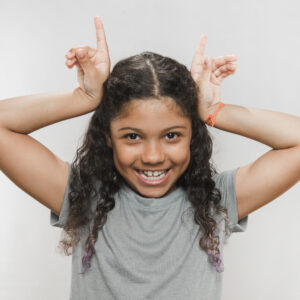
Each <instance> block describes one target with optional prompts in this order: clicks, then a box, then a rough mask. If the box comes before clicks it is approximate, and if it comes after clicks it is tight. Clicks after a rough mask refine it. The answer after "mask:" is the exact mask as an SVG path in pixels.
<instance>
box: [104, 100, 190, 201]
mask: <svg viewBox="0 0 300 300" xmlns="http://www.w3.org/2000/svg"><path fill="white" fill-rule="evenodd" d="M110 131H111V132H110V133H111V138H110V137H107V141H108V145H109V146H110V147H112V149H113V159H114V164H115V167H116V169H117V170H118V171H119V173H120V174H121V175H122V177H123V178H124V180H125V181H126V182H127V184H128V185H129V186H130V187H131V188H132V189H133V190H134V191H135V192H137V193H139V194H140V195H142V196H143V197H148V198H158V197H162V196H164V195H165V194H167V193H169V192H171V191H173V190H174V189H175V187H176V186H175V183H176V181H177V179H178V178H179V177H180V176H181V174H183V172H184V171H185V170H186V168H187V167H188V164H189V161H190V142H191V136H192V130H191V121H190V120H189V119H188V118H186V117H184V116H183V115H182V114H181V113H180V108H178V106H177V105H176V103H175V101H174V100H172V99H171V98H165V99H164V100H157V99H149V100H148V99H147V100H146V101H143V100H132V101H131V102H130V103H129V104H128V106H127V109H125V110H124V111H123V112H122V114H121V115H120V117H118V118H117V119H114V120H113V121H112V122H111V127H110ZM141 170H142V171H152V174H151V173H146V174H143V175H142V173H140V171H141ZM167 170H168V171H167ZM154 171H164V173H163V174H162V175H159V174H160V172H159V173H153V172H154ZM166 171H167V172H166ZM155 176H158V177H155ZM153 177H154V178H153Z"/></svg>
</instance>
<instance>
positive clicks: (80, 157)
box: [59, 51, 229, 274]
mask: <svg viewBox="0 0 300 300" xmlns="http://www.w3.org/2000/svg"><path fill="white" fill-rule="evenodd" d="M197 89H198V87H197V85H196V83H195V82H194V80H193V78H192V77H191V74H190V72H189V70H188V69H187V68H186V66H184V65H183V64H180V63H179V62H177V61H176V60H174V59H171V58H169V57H165V56H162V55H159V54H156V53H153V52H149V51H146V52H142V53H141V54H138V55H134V56H131V57H128V58H125V59H122V60H120V61H119V62H118V63H116V65H115V66H114V68H113V70H112V72H111V74H110V76H109V77H108V78H107V80H106V81H105V82H104V84H103V95H102V99H101V102H100V104H99V105H98V107H97V108H96V109H95V111H94V113H93V115H92V118H91V121H90V123H89V126H88V129H87V132H86V134H85V136H84V139H83V144H82V146H81V147H80V148H78V149H77V152H76V157H75V160H74V162H73V163H72V164H71V168H72V172H73V176H72V180H71V181H70V190H71V192H70V193H69V195H68V200H69V203H70V213H69V215H68V218H67V220H66V223H65V225H64V226H63V232H64V233H65V234H66V238H64V239H62V240H61V241H60V243H59V246H60V247H61V248H62V249H63V250H64V252H65V253H66V254H67V255H70V254H71V253H69V252H68V249H69V248H70V247H72V248H73V247H74V246H75V245H77V243H78V242H79V240H80V228H81V227H82V226H84V225H87V224H92V223H90V222H91V221H92V219H93V226H92V230H90V229H89V234H88V237H87V239H86V241H85V253H84V255H83V257H82V267H83V271H82V273H81V274H84V273H85V271H86V270H87V268H89V267H90V261H91V257H92V255H93V254H94V252H95V249H94V245H95V243H96V241H97V238H98V231H99V230H101V229H102V227H103V226H104V224H105V223H106V220H107V214H108V213H109V212H110V211H111V210H112V209H113V208H114V206H115V200H114V194H115V193H116V192H118V191H119V189H120V185H121V183H122V181H123V178H122V176H121V175H120V174H119V172H118V171H117V169H116V168H115V166H114V162H113V149H112V148H111V147H109V146H108V145H107V136H110V123H111V121H112V120H113V119H114V118H116V117H118V116H119V115H120V114H121V112H122V110H123V109H124V108H125V105H126V104H128V103H129V102H130V101H131V100H132V99H139V100H140V101H147V99H149V98H156V99H158V100H159V99H162V97H171V98H172V99H174V101H175V102H176V104H177V105H178V106H179V108H181V111H182V113H183V114H184V115H185V116H186V117H188V118H189V119H190V120H191V124H192V138H191V143H190V162H189V165H188V167H187V169H186V170H185V171H184V173H183V174H182V175H181V176H180V177H179V179H178V180H177V183H176V185H177V186H182V187H183V188H184V190H186V192H187V194H188V199H189V201H190V202H191V204H192V205H191V207H192V208H193V213H194V222H195V223H196V224H197V225H199V231H198V234H199V233H200V232H202V236H201V238H200V241H199V246H200V247H201V248H202V249H204V250H205V251H206V252H207V254H208V257H209V261H210V263H212V265H213V266H214V267H215V268H216V270H217V271H218V272H223V271H224V268H223V263H222V259H221V255H220V250H219V244H220V241H219V237H218V235H216V231H217V228H218V223H217V222H216V220H215V219H214V216H215V215H219V214H221V213H223V215H224V218H225V220H227V221H228V218H227V209H226V208H225V207H222V206H221V205H220V201H221V193H220V190H219V189H217V188H216V187H215V182H214V180H213V179H212V176H213V175H215V174H217V173H218V172H217V171H216V169H215V167H214V166H213V164H212V163H211V162H210V159H211V155H212V145H213V143H212V138H211V136H210V133H209V131H208V129H207V127H206V124H205V123H204V121H202V120H201V119H200V118H199V115H198V99H197V93H198V90H197ZM95 180H98V182H101V186H99V187H98V188H96V187H95V184H94V183H95ZM97 189H98V190H97ZM93 193H94V194H93ZM92 194H93V195H94V196H95V195H96V197H98V198H97V199H98V202H97V206H96V209H95V211H92V210H91V196H92ZM226 233H227V236H229V227H228V225H227V222H226Z"/></svg>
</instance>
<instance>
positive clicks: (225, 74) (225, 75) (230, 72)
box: [218, 71, 234, 80]
mask: <svg viewBox="0 0 300 300" xmlns="http://www.w3.org/2000/svg"><path fill="white" fill-rule="evenodd" d="M233 73H234V71H233V72H232V71H228V72H225V73H223V74H222V75H221V76H219V77H218V79H221V80H223V79H225V78H226V77H228V76H229V75H232V74H233Z"/></svg>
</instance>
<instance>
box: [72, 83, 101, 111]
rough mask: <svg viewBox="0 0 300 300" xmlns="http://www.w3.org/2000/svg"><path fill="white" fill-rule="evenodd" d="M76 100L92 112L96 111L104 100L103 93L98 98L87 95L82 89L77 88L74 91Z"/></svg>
mask: <svg viewBox="0 0 300 300" xmlns="http://www.w3.org/2000/svg"><path fill="white" fill-rule="evenodd" d="M73 95H74V98H75V99H76V101H79V102H82V104H83V105H84V106H86V111H87V112H91V111H93V110H95V109H96V107H97V106H98V105H99V104H100V101H101V99H102V95H103V92H102V90H101V93H100V95H99V96H97V97H96V98H95V97H93V96H91V95H89V94H88V93H86V92H85V91H84V90H83V89H82V88H81V87H77V88H76V89H75V90H74V91H73Z"/></svg>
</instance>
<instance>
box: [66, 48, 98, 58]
mask: <svg viewBox="0 0 300 300" xmlns="http://www.w3.org/2000/svg"><path fill="white" fill-rule="evenodd" d="M79 49H84V50H86V51H88V53H89V56H90V57H92V56H94V55H95V53H96V49H94V48H92V47H90V46H77V47H74V48H71V49H70V50H69V51H68V52H67V53H66V55H65V57H66V58H67V59H72V58H73V57H74V56H75V53H76V51H77V50H79Z"/></svg>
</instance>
